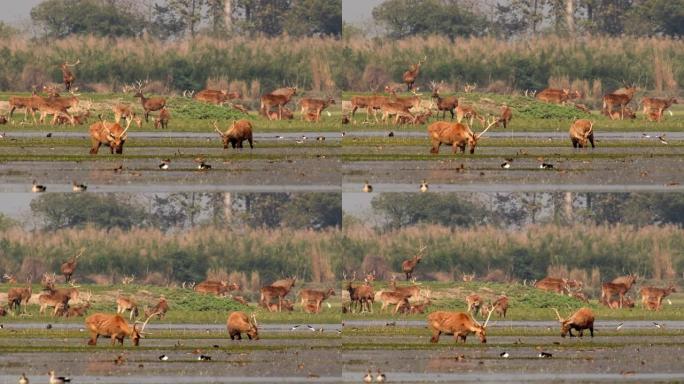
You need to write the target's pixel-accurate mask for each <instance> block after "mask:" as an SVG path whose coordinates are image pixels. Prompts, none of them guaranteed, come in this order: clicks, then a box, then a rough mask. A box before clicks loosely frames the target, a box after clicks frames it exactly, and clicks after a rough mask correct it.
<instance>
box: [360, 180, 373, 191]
mask: <svg viewBox="0 0 684 384" xmlns="http://www.w3.org/2000/svg"><path fill="white" fill-rule="evenodd" d="M361 190H362V191H364V192H366V193H371V192H373V186H372V185H370V184H368V180H366V183H365V184H363V188H362V189H361Z"/></svg>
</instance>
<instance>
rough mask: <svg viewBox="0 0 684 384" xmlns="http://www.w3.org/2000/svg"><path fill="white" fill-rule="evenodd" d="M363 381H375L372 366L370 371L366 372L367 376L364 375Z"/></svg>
mask: <svg viewBox="0 0 684 384" xmlns="http://www.w3.org/2000/svg"><path fill="white" fill-rule="evenodd" d="M363 382H364V383H372V382H373V375H371V370H370V368H369V369H368V373H366V376H364V377H363Z"/></svg>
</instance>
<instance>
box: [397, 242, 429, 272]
mask: <svg viewBox="0 0 684 384" xmlns="http://www.w3.org/2000/svg"><path fill="white" fill-rule="evenodd" d="M426 249H427V246H424V245H423V244H422V243H421V244H420V248H419V249H418V253H417V254H416V255H415V256H413V257H412V258H410V259H408V260H404V261H402V262H401V270H402V271H403V272H404V273H405V274H406V280H411V276H413V270H414V269H416V266H417V265H418V263H420V261H421V260H422V259H423V252H425V250H426Z"/></svg>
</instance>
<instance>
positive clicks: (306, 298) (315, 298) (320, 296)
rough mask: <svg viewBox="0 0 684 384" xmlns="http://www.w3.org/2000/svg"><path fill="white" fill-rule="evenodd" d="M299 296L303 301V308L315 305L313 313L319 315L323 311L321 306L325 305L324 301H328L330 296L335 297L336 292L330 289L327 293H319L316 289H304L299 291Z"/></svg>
mask: <svg viewBox="0 0 684 384" xmlns="http://www.w3.org/2000/svg"><path fill="white" fill-rule="evenodd" d="M297 296H299V297H300V298H301V299H302V301H301V305H302V307H305V306H306V305H307V303H312V304H314V311H313V313H318V312H320V311H321V304H322V303H323V301H325V300H326V299H328V297H330V296H335V290H334V289H332V288H328V290H327V291H317V290H315V289H302V290H301V291H299V293H298V294H297Z"/></svg>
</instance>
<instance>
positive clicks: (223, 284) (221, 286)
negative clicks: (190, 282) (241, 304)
mask: <svg viewBox="0 0 684 384" xmlns="http://www.w3.org/2000/svg"><path fill="white" fill-rule="evenodd" d="M193 289H194V290H195V292H197V293H210V294H214V295H216V296H225V295H226V292H229V291H239V290H240V286H239V285H238V284H236V283H230V284H228V282H227V281H216V280H205V281H203V282H201V283H199V284H195V286H194V287H193Z"/></svg>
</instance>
